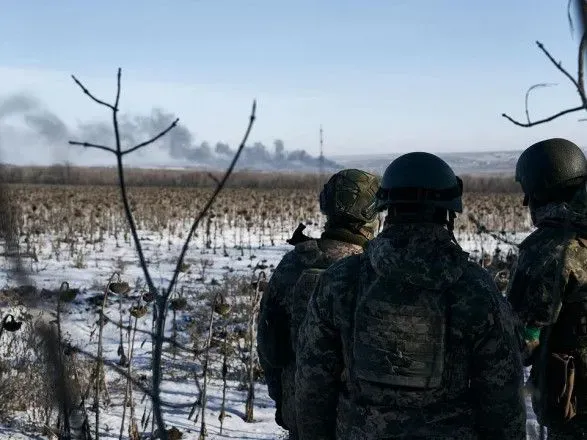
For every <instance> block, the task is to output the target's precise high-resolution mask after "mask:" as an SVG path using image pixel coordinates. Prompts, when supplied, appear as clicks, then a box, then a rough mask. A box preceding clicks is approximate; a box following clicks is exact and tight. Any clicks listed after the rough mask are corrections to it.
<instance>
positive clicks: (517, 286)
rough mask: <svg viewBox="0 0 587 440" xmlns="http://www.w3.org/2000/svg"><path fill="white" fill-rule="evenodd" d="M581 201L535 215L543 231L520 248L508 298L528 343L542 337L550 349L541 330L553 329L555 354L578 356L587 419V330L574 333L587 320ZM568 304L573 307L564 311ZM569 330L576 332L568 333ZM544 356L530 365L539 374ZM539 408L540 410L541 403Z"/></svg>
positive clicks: (578, 391) (586, 219)
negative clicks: (586, 337) (564, 306)
mask: <svg viewBox="0 0 587 440" xmlns="http://www.w3.org/2000/svg"><path fill="white" fill-rule="evenodd" d="M575 202H576V203H572V204H563V203H560V204H550V205H547V206H544V207H542V208H539V209H538V210H537V211H536V212H535V213H534V215H533V220H534V222H535V224H536V226H537V229H536V230H535V231H534V232H533V233H532V234H530V235H529V236H528V237H527V238H526V239H525V240H524V241H523V242H522V243H521V245H520V256H519V258H518V261H517V263H516V266H515V269H514V271H513V276H512V279H511V281H510V284H509V286H508V292H507V296H508V300H509V301H510V303H511V305H512V309H513V310H514V312H516V314H517V316H518V318H519V321H520V327H521V332H523V339H525V340H527V341H532V340H535V339H538V338H539V339H540V341H541V346H544V344H542V342H544V338H545V337H546V335H545V332H542V331H541V330H542V329H543V328H545V327H546V326H551V325H552V327H551V329H552V332H551V333H550V335H549V336H548V337H549V343H548V346H549V349H550V350H551V351H553V352H564V353H571V354H573V353H572V352H573V351H574V352H575V353H574V354H575V355H576V362H579V364H580V365H577V368H578V372H579V374H578V375H577V377H576V383H575V395H576V397H577V407H578V411H579V412H580V413H583V414H585V413H587V377H585V369H586V368H587V361H586V360H587V346H581V343H580V340H581V339H583V340H584V339H585V336H587V328H584V329H583V334H582V335H581V334H579V333H576V336H578V337H574V336H572V334H573V333H575V332H581V329H580V327H581V325H580V324H581V320H582V319H585V318H587V310H585V308H586V307H587V241H586V240H585V239H584V238H581V236H583V237H585V236H586V235H585V233H586V232H587V216H586V215H585V214H584V213H585V212H587V210H585V208H584V207H583V206H582V205H583V204H582V203H578V202H580V200H579V201H575ZM563 303H565V304H571V306H570V307H567V308H566V311H564V310H563V309H562V307H563ZM573 303H574V304H573ZM561 313H563V314H564V315H565V316H564V317H563V315H561ZM559 317H560V318H561V319H559ZM555 323H556V324H555ZM553 324H554V325H553ZM567 328H569V329H570V330H571V333H566V329H567ZM563 332H564V335H563ZM569 336H571V337H570V338H569ZM583 345H585V343H584V342H583ZM539 357H540V351H539V350H535V352H534V355H533V356H532V357H531V358H530V359H529V362H528V363H532V364H533V369H534V367H536V366H537V365H539V363H538V362H539ZM537 374H538V372H537V371H533V372H532V377H533V378H534V380H537V378H538V376H537ZM534 397H537V396H534ZM533 403H534V405H537V404H538V401H537V400H534V402H533ZM537 408H538V407H536V406H535V409H537Z"/></svg>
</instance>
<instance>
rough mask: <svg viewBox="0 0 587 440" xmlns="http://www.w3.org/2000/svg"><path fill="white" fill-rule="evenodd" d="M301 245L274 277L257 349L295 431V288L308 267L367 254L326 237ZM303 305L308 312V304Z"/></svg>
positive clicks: (264, 304)
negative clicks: (292, 327) (293, 324)
mask: <svg viewBox="0 0 587 440" xmlns="http://www.w3.org/2000/svg"><path fill="white" fill-rule="evenodd" d="M326 236H328V234H325V235H324V234H323V237H322V238H321V239H320V240H315V239H312V240H308V241H304V242H302V243H298V244H297V245H296V247H295V249H294V250H292V251H290V252H288V253H287V254H286V255H285V256H284V257H283V259H282V260H281V262H280V263H279V265H278V266H277V268H276V269H275V272H274V273H273V275H272V276H271V279H270V280H269V285H268V287H267V291H266V292H265V293H264V295H263V298H262V301H261V308H260V312H259V327H258V333H257V350H258V353H259V358H260V362H261V366H262V367H263V369H264V372H265V376H266V378H267V386H268V388H269V395H270V397H271V398H272V399H273V400H275V402H276V404H277V405H280V409H281V412H282V417H283V421H284V422H285V424H286V425H287V427H288V429H289V430H290V431H295V424H296V422H295V403H294V402H295V400H294V394H295V393H294V381H295V353H294V352H295V346H293V341H292V336H291V334H292V332H291V328H290V324H291V318H292V308H293V307H295V306H296V305H294V304H292V293H293V288H294V286H295V285H296V282H297V280H298V278H299V277H300V275H301V273H302V272H303V271H304V270H305V269H308V268H321V269H326V268H327V267H328V266H330V265H331V264H332V263H334V262H335V261H337V260H339V259H341V258H343V257H345V256H347V255H352V254H357V253H360V252H363V247H362V246H360V245H358V244H352V243H347V242H344V241H339V240H334V239H331V238H325V237H326ZM300 306H302V307H303V308H304V310H305V309H306V308H307V304H303V305H298V307H300Z"/></svg>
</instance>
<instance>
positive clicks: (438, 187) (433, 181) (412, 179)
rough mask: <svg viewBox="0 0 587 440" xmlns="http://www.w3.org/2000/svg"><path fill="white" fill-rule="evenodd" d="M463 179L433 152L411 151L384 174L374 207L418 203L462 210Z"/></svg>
mask: <svg viewBox="0 0 587 440" xmlns="http://www.w3.org/2000/svg"><path fill="white" fill-rule="evenodd" d="M462 194H463V182H462V180H461V179H460V178H459V177H458V176H456V175H455V173H454V172H453V170H452V168H451V167H450V166H449V165H448V164H447V163H446V162H445V161H444V160H442V159H441V158H439V157H438V156H436V155H434V154H430V153H424V152H413V153H407V154H404V155H402V156H400V157H398V158H397V159H395V160H394V161H393V162H391V164H389V166H388V167H387V169H386V170H385V173H384V174H383V179H382V182H381V187H380V188H379V190H378V191H377V199H378V203H377V208H378V210H379V211H383V210H384V209H387V208H388V207H390V206H392V205H398V204H419V205H427V206H431V207H435V208H444V209H447V210H448V211H454V212H462V211H463V203H462V200H461V196H462Z"/></svg>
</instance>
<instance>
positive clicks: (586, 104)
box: [501, 32, 587, 127]
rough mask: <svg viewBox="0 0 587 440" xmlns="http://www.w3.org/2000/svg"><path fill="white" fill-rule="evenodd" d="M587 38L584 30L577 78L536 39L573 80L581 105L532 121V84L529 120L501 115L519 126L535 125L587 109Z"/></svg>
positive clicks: (545, 52)
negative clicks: (586, 76) (586, 67)
mask: <svg viewBox="0 0 587 440" xmlns="http://www.w3.org/2000/svg"><path fill="white" fill-rule="evenodd" d="M586 39H587V33H585V32H584V33H583V36H582V38H581V44H580V45H579V57H578V69H577V71H578V74H577V76H578V78H577V79H575V78H573V76H572V75H571V74H570V73H569V72H568V71H567V70H566V69H565V68H564V67H563V66H562V63H561V62H560V61H556V60H555V59H554V57H553V56H552V55H551V54H550V52H549V51H548V49H546V48H545V47H544V45H543V44H542V43H541V42H540V41H536V45H537V46H538V47H539V48H540V50H542V52H543V53H544V54H545V55H546V57H547V58H548V59H549V60H550V62H552V64H554V66H555V67H556V68H557V69H558V70H559V71H560V72H562V74H563V75H565V76H566V77H567V78H568V79H569V81H571V82H572V83H573V85H574V86H575V88H576V89H577V93H579V97H580V99H581V105H580V106H578V107H573V108H570V109H567V110H562V111H560V112H558V113H556V114H554V115H552V116H549V117H547V118H543V119H540V120H538V121H534V122H531V121H530V116H529V113H528V92H529V91H530V90H532V89H533V88H534V87H535V86H532V87H530V89H528V92H526V117H527V119H528V122H519V121H516V120H515V119H513V118H512V117H511V116H509V115H507V114H506V113H502V114H501V116H503V117H504V118H506V119H507V120H509V121H510V122H512V123H513V124H515V125H517V126H519V127H533V126H535V125H539V124H544V123H545V122H550V121H553V120H555V119H557V118H560V117H561V116H564V115H567V114H569V113H574V112H577V111H580V110H587V96H586V95H585V89H584V81H583V61H584V60H583V52H584V49H585V45H586V44H587V41H586Z"/></svg>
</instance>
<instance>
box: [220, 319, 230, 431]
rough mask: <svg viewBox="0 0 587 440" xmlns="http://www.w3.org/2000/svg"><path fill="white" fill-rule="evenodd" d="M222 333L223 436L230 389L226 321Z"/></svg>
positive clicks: (221, 419) (221, 412) (221, 413)
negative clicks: (227, 380)
mask: <svg viewBox="0 0 587 440" xmlns="http://www.w3.org/2000/svg"><path fill="white" fill-rule="evenodd" d="M222 331H223V332H224V339H223V341H222V403H221V406H220V415H219V416H218V419H219V420H220V435H222V430H223V428H224V418H225V417H226V410H225V408H226V389H227V388H228V384H227V383H226V377H227V375H228V327H227V323H226V320H225V321H224V326H223V329H222Z"/></svg>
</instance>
